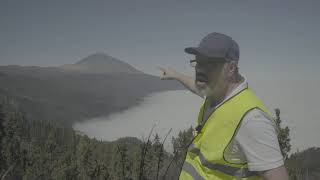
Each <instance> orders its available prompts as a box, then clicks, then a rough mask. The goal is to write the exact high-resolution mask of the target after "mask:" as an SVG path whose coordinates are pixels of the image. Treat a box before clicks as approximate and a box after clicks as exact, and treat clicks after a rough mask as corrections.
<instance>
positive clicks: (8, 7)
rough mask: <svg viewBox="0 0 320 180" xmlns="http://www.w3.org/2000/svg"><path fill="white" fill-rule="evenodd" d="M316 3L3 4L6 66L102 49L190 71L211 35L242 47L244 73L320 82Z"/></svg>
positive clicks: (80, 0) (93, 0) (102, 0)
mask: <svg viewBox="0 0 320 180" xmlns="http://www.w3.org/2000/svg"><path fill="white" fill-rule="evenodd" d="M319 7H320V1H317V0H314V1H312V0H304V1H302V0H300V1H296V0H288V1H279V0H265V1H254V0H251V1H249V0H243V1H241V2H240V1H223V2H222V1H214V0H210V1H209V0H208V1H205V0H203V1H195V0H183V1H182V0H180V1H179V0H175V1H172V0H171V1H169V0H168V1H166V0H161V1H160V0H158V1H155V0H145V1H142V0H135V1H130V0H127V1H122V0H114V1H109V0H108V1H107V0H74V1H66V0H64V1H58V0H55V1H44V0H38V1H36V0H28V1H16V0H1V2H0V24H1V28H0V65H8V64H18V65H39V66H57V65H62V64H67V63H74V62H76V61H78V60H80V59H81V58H84V57H86V56H88V55H90V54H92V53H95V52H104V53H107V54H109V55H111V56H114V57H116V58H119V59H121V60H123V61H126V62H128V63H130V64H132V65H133V66H135V67H136V68H138V69H140V70H142V71H144V72H147V73H151V74H158V73H159V72H158V71H157V70H156V69H155V67H156V66H157V65H161V66H172V67H174V68H176V69H178V70H179V71H183V72H187V73H190V72H192V69H191V68H189V65H188V60H189V59H190V58H192V56H190V55H187V54H185V53H184V52H183V49H184V48H185V47H187V46H197V45H198V43H199V41H200V39H201V38H202V37H204V36H205V35H206V34H208V33H210V32H214V31H215V32H222V33H226V34H228V35H230V36H232V37H233V38H234V39H235V40H236V41H237V42H238V43H239V45H240V72H243V73H244V74H246V75H247V76H248V77H254V78H275V75H276V77H277V78H288V77H289V76H290V77H292V78H300V79H301V78H302V79H306V78H307V79H310V78H312V77H313V78H316V79H318V77H319V75H320V73H319V72H316V71H317V70H318V68H319V67H320V59H319V56H320V46H319V45H320V34H319V32H320V21H319V17H320V11H319Z"/></svg>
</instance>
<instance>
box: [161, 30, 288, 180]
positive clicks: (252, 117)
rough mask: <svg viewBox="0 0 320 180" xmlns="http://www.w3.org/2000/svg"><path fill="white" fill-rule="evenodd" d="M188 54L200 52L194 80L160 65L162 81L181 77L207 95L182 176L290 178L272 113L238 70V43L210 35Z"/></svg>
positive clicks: (192, 88)
mask: <svg viewBox="0 0 320 180" xmlns="http://www.w3.org/2000/svg"><path fill="white" fill-rule="evenodd" d="M185 52H186V53H189V54H193V55H195V59H194V60H191V61H190V63H191V64H192V65H193V67H195V79H193V78H192V77H189V76H186V75H183V74H181V73H178V72H176V71H175V70H174V69H171V68H162V67H160V70H161V71H162V75H161V79H175V80H178V81H179V82H181V83H182V84H183V85H184V86H185V87H186V88H188V89H189V90H190V91H192V92H193V93H195V94H197V95H199V96H200V97H202V98H204V99H205V100H204V102H203V105H202V106H201V108H200V112H199V115H198V126H197V128H196V130H197V132H196V134H195V135H194V138H193V140H192V142H191V143H190V145H189V147H188V152H187V154H186V158H185V161H184V164H183V167H182V170H181V173H180V177H179V179H181V180H189V179H190V180H193V179H195V180H198V179H199V180H204V179H210V180H211V179H212V180H220V179H221V180H222V179H226V180H229V179H230V180H231V179H247V180H256V179H262V178H264V179H266V180H280V179H281V180H287V179H289V178H288V174H287V171H286V168H285V167H284V161H283V156H282V154H281V151H280V147H279V142H278V139H277V129H276V125H275V123H274V119H273V116H272V114H271V113H270V112H269V111H268V109H267V108H266V107H265V106H264V104H263V102H262V101H261V100H260V99H259V98H258V97H257V96H256V95H255V93H254V92H253V91H252V90H251V88H250V87H248V82H247V80H246V78H245V77H244V76H243V75H240V73H239V72H238V62H239V46H238V44H237V43H236V42H235V41H234V40H233V39H232V38H231V37H229V36H227V35H225V34H222V33H210V34H208V35H207V36H206V37H204V38H203V39H202V40H201V42H200V44H199V46H198V47H189V48H185Z"/></svg>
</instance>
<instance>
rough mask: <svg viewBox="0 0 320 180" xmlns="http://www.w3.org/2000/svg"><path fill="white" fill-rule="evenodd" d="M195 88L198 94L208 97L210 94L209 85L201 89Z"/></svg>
mask: <svg viewBox="0 0 320 180" xmlns="http://www.w3.org/2000/svg"><path fill="white" fill-rule="evenodd" d="M196 88H197V89H198V91H199V92H200V94H202V95H204V96H209V95H210V94H211V92H212V89H211V88H210V86H209V84H206V85H205V86H201V87H199V86H198V85H197V84H196Z"/></svg>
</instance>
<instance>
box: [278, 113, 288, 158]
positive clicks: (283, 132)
mask: <svg viewBox="0 0 320 180" xmlns="http://www.w3.org/2000/svg"><path fill="white" fill-rule="evenodd" d="M275 113H276V125H277V127H278V141H279V145H280V149H281V153H282V155H283V157H284V159H285V160H286V159H287V158H288V153H289V151H290V150H291V145H290V137H289V136H290V130H289V128H288V126H286V127H284V128H282V127H281V123H282V121H281V118H280V109H279V108H276V109H275Z"/></svg>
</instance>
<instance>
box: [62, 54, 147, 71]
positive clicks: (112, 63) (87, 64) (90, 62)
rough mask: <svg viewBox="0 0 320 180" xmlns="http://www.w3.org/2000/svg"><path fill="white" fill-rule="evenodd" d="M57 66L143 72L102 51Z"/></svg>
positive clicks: (70, 69)
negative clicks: (74, 61) (72, 62)
mask: <svg viewBox="0 0 320 180" xmlns="http://www.w3.org/2000/svg"><path fill="white" fill-rule="evenodd" d="M59 68H61V69H64V70H69V71H78V72H83V73H143V72H141V71H139V70H137V69H135V68H134V67H132V66H131V65H130V64H128V63H125V62H123V61H121V60H119V59H116V58H114V57H111V56H109V55H107V54H104V53H95V54H92V55H90V56H88V57H86V58H84V59H82V60H80V61H78V62H76V63H74V64H65V65H62V66H59Z"/></svg>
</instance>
